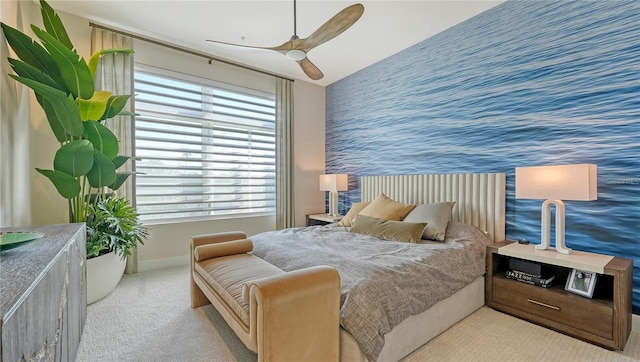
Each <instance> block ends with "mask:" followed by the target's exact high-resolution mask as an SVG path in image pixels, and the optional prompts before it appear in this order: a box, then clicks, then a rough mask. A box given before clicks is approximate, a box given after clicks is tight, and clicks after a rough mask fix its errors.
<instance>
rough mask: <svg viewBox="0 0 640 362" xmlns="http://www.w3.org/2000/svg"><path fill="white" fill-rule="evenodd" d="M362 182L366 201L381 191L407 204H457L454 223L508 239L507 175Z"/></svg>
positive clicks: (368, 179) (382, 178)
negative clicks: (506, 226)
mask: <svg viewBox="0 0 640 362" xmlns="http://www.w3.org/2000/svg"><path fill="white" fill-rule="evenodd" d="M360 183H361V185H360V190H361V200H362V201H373V200H374V199H375V198H376V196H378V194H379V193H380V192H384V194H385V195H387V196H389V197H390V198H392V199H394V200H397V201H399V202H402V203H405V204H426V203H432V202H444V201H455V202H456V204H455V206H454V207H453V210H452V220H453V221H459V222H463V223H466V224H471V225H473V226H476V227H478V228H479V229H481V230H484V231H486V232H487V233H489V237H490V238H491V239H492V240H493V242H498V241H501V240H504V238H505V203H506V176H505V174H504V173H474V174H440V175H389V176H363V177H361V179H360Z"/></svg>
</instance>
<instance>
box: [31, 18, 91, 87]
mask: <svg viewBox="0 0 640 362" xmlns="http://www.w3.org/2000/svg"><path fill="white" fill-rule="evenodd" d="M31 29H32V30H33V32H34V33H35V34H36V36H37V37H38V38H39V39H40V41H42V44H43V45H44V47H45V48H46V49H47V50H48V51H49V54H51V57H52V58H53V59H54V60H55V62H56V64H58V69H60V74H61V75H62V80H63V81H64V84H65V85H66V86H67V88H68V89H69V92H71V94H72V95H73V98H83V99H90V98H91V97H92V96H93V89H94V88H93V76H92V75H91V72H90V71H89V67H88V66H87V63H86V62H85V61H84V59H82V58H81V57H80V56H79V55H78V54H77V53H76V52H74V51H72V50H70V49H69V48H67V47H66V46H64V45H63V44H62V43H60V41H58V39H56V38H54V37H53V35H51V34H49V33H47V32H45V31H44V30H42V29H40V28H38V27H37V26H35V25H31Z"/></svg>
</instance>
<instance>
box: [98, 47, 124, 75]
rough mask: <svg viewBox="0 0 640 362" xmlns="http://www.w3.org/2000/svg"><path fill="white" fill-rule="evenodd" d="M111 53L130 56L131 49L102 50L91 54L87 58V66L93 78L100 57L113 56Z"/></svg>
mask: <svg viewBox="0 0 640 362" xmlns="http://www.w3.org/2000/svg"><path fill="white" fill-rule="evenodd" d="M113 53H126V54H132V53H133V49H102V50H98V51H97V52H95V53H93V54H92V55H91V58H89V63H88V64H87V65H88V66H89V70H90V71H91V75H93V76H94V77H95V75H96V69H98V61H99V60H100V57H102V56H103V55H105V54H113Z"/></svg>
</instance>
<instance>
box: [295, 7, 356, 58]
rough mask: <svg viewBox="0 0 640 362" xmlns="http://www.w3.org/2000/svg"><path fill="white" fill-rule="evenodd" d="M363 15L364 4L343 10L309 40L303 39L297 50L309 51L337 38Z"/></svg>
mask: <svg viewBox="0 0 640 362" xmlns="http://www.w3.org/2000/svg"><path fill="white" fill-rule="evenodd" d="M363 13H364V6H363V5H362V4H353V5H351V6H348V7H346V8H344V9H342V11H340V12H339V13H337V14H336V15H334V16H333V17H332V18H331V19H329V20H328V21H327V22H326V23H324V24H322V26H321V27H319V28H318V29H317V30H316V31H314V32H313V34H311V35H310V36H309V37H308V38H306V39H303V41H302V43H301V44H300V45H298V48H297V49H301V50H304V51H309V50H311V49H313V48H315V47H317V46H318V45H320V44H322V43H325V42H327V41H329V40H331V39H333V38H335V37H336V36H338V35H340V34H341V33H342V32H343V31H345V30H347V29H349V27H351V26H352V25H353V24H355V22H356V21H358V19H360V17H361V16H362V14H363Z"/></svg>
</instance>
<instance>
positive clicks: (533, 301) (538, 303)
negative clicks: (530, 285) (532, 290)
mask: <svg viewBox="0 0 640 362" xmlns="http://www.w3.org/2000/svg"><path fill="white" fill-rule="evenodd" d="M527 302H529V303H533V304H537V305H541V306H543V307H547V308H551V309H554V310H560V308H558V307H556V306H553V305H549V304H546V303H542V302H538V301H537V300H533V299H527Z"/></svg>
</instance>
